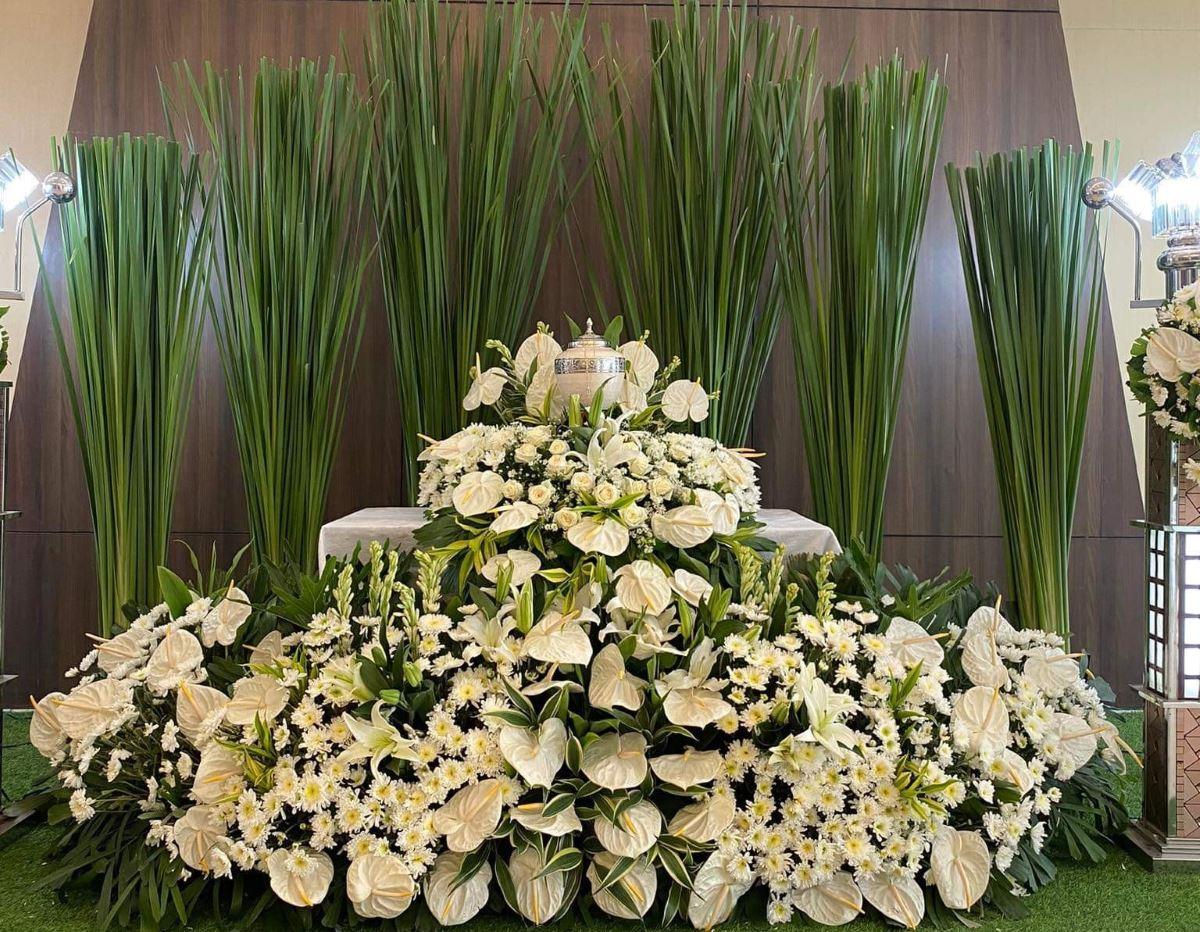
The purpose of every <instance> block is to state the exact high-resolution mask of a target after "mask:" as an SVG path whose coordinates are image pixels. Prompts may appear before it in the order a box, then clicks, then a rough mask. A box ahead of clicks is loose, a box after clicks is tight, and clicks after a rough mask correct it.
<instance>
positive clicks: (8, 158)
mask: <svg viewBox="0 0 1200 932" xmlns="http://www.w3.org/2000/svg"><path fill="white" fill-rule="evenodd" d="M38 187H39V185H38V180H37V178H35V177H34V175H33V173H32V172H31V171H30V170H29V169H28V168H26V167H25V166H24V165H22V164H21V163H20V162H18V161H17V157H16V156H15V155H13V152H12V150H11V149H9V150H8V152H6V153H4V154H3V155H0V231H2V230H3V229H4V215H5V214H7V213H9V212H10V211H13V210H16V209H17V208H18V207H20V206H21V205H22V204H24V203H25V202H26V201H27V200H28V198H29V195H31V194H33V193H34V192H35V191H36V190H37V189H38ZM40 187H41V191H42V196H41V198H40V199H39V200H37V201H35V202H34V203H33V204H32V205H30V206H29V207H27V208H26V209H25V210H24V211H23V212H22V213H21V215H20V216H19V217H17V225H16V227H15V228H14V230H13V237H14V240H15V243H16V249H15V252H16V258H15V260H14V263H13V265H14V267H13V287H12V290H11V291H0V300H13V301H22V300H24V298H25V292H24V291H23V290H22V289H21V251H22V244H23V240H24V237H23V234H24V232H25V221H26V220H28V219H29V218H30V217H31V216H32V215H33V214H34V212H35V211H37V210H38V209H39V208H40V207H41V206H42V205H43V204H49V203H52V202H53V203H55V204H65V203H66V202H67V201H69V200H71V199H72V198H73V197H75V181H74V179H72V178H71V176H70V175H68V174H66V173H65V172H51V173H50V174H48V175H47V176H46V177H45V178H43V179H42V182H41V185H40Z"/></svg>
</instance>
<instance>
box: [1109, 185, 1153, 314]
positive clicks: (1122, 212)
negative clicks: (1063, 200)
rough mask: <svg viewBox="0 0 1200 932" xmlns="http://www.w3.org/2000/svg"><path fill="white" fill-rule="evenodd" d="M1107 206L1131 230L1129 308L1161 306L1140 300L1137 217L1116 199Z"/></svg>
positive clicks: (1140, 232) (1139, 256)
mask: <svg viewBox="0 0 1200 932" xmlns="http://www.w3.org/2000/svg"><path fill="white" fill-rule="evenodd" d="M1108 206H1109V207H1111V208H1112V209H1113V210H1114V211H1116V214H1117V216H1119V217H1120V218H1121V219H1122V220H1124V221H1125V222H1126V223H1128V224H1129V225H1130V227H1132V228H1133V300H1132V301H1130V302H1129V306H1130V307H1131V308H1135V309H1137V308H1149V307H1158V306H1159V305H1160V304H1162V301H1161V300H1160V299H1155V298H1151V299H1149V300H1146V301H1143V300H1142V227H1141V224H1139V223H1138V221H1137V217H1135V216H1134V215H1133V214H1131V213H1130V212H1129V210H1128V209H1127V208H1126V207H1125V205H1124V204H1122V203H1121V201H1120V200H1119V199H1117V198H1115V197H1114V198H1112V199H1111V200H1110V201H1109V202H1108Z"/></svg>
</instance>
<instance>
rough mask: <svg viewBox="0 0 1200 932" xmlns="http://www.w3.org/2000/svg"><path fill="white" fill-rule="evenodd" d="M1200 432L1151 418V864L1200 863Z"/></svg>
mask: <svg viewBox="0 0 1200 932" xmlns="http://www.w3.org/2000/svg"><path fill="white" fill-rule="evenodd" d="M1189 460H1192V461H1197V462H1200V442H1197V441H1189V442H1187V443H1178V442H1176V441H1173V440H1171V439H1170V437H1169V436H1168V435H1167V433H1166V431H1164V430H1163V429H1161V428H1159V427H1157V426H1156V425H1155V424H1153V423H1151V422H1147V424H1146V520H1145V521H1139V522H1136V523H1137V524H1138V525H1140V526H1141V527H1143V528H1144V529H1145V532H1146V619H1145V623H1146V627H1145V657H1146V663H1145V669H1144V672H1143V682H1142V687H1141V689H1140V690H1139V692H1140V693H1141V696H1142V700H1143V702H1144V707H1145V714H1146V718H1145V725H1144V735H1145V749H1146V751H1145V753H1146V771H1145V774H1144V783H1143V791H1142V814H1141V818H1139V819H1138V820H1136V821H1135V822H1134V823H1133V825H1132V827H1131V828H1130V831H1129V833H1128V836H1127V837H1128V839H1129V841H1130V842H1132V843H1133V852H1134V854H1135V855H1136V856H1137V857H1138V859H1139V860H1140V861H1141V862H1142V863H1143V864H1144V865H1145V866H1146V867H1148V868H1151V869H1158V868H1162V867H1175V868H1179V867H1185V866H1186V867H1191V868H1193V869H1194V868H1198V867H1200V483H1197V482H1196V481H1194V480H1193V479H1192V478H1191V477H1190V476H1189V475H1188V473H1189V470H1188V469H1186V468H1185V467H1186V465H1187V463H1188V461H1189Z"/></svg>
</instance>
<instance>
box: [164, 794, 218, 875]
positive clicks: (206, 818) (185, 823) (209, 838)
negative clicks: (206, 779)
mask: <svg viewBox="0 0 1200 932" xmlns="http://www.w3.org/2000/svg"><path fill="white" fill-rule="evenodd" d="M173 828H174V830H175V844H176V845H177V846H178V848H179V859H180V860H181V861H183V863H184V864H186V865H187V866H188V867H190V868H192V870H198V871H203V872H204V873H206V874H211V873H212V872H213V869H214V867H217V866H218V865H216V864H214V863H213V859H212V858H211V855H212V852H213V849H214V848H216V846H217V842H219V841H220V840H221V838H222V836H224V834H225V823H224V822H222V821H221V820H220V819H218V818H217V815H216V810H215V809H214V808H213V807H212V806H192V808H191V809H189V810H188V811H187V812H185V813H184V814H183V815H182V816H181V817H180V818H179V819H178V820H177V821H176V822H175V825H174V826H173ZM218 860H220V859H218Z"/></svg>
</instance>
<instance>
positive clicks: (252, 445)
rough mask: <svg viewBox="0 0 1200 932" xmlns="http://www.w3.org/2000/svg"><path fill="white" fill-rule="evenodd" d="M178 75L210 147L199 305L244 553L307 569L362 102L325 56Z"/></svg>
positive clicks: (335, 374)
mask: <svg viewBox="0 0 1200 932" xmlns="http://www.w3.org/2000/svg"><path fill="white" fill-rule="evenodd" d="M179 77H180V79H181V80H180V84H181V85H183V86H185V87H187V88H188V89H190V92H191V97H192V99H193V100H194V102H195V104H196V106H197V108H198V110H199V112H200V118H201V121H202V123H203V127H204V131H205V133H206V135H207V137H208V140H209V142H210V143H211V146H212V152H213V156H214V158H215V161H216V178H215V180H214V185H213V187H214V190H213V196H214V199H215V201H216V205H217V206H216V219H217V226H218V228H219V230H220V233H221V235H220V237H219V239H218V242H219V249H218V252H219V261H218V263H217V267H218V269H219V270H220V271H219V274H218V275H217V280H218V288H217V298H216V300H215V301H214V303H213V314H212V317H213V324H214V328H215V330H216V334H217V343H218V346H219V347H220V351H221V362H222V364H223V367H224V371H225V384H226V388H227V390H228V393H229V401H230V406H231V408H232V410H233V421H234V428H235V431H236V435H237V443H238V450H239V452H240V454H241V462H242V477H243V480H244V482H245V488H246V504H247V507H248V510H249V516H250V533H251V540H252V544H253V549H254V556H255V561H256V562H263V561H264V560H269V561H271V562H273V563H281V562H284V561H285V560H287V559H294V560H296V561H297V562H299V563H300V564H301V565H302V566H304V567H305V568H307V569H312V568H313V567H314V566H315V564H316V547H317V532H318V531H319V530H320V526H321V521H322V519H323V517H324V512H325V499H326V496H327V494H328V490H329V480H330V473H331V470H332V466H333V458H334V454H335V452H336V451H337V444H338V438H339V435H340V433H341V426H342V420H343V416H344V414H345V408H346V400H347V394H348V391H347V388H348V386H347V382H348V380H349V376H350V373H351V371H352V370H353V367H354V362H355V359H356V358H357V355H358V347H359V342H360V340H361V337H362V324H363V318H362V315H361V314H360V312H359V304H360V300H359V298H360V292H361V285H362V277H363V271H364V270H365V268H366V266H367V262H368V261H369V258H370V251H369V249H368V245H367V244H368V243H369V238H368V237H367V236H366V235H365V232H366V231H365V226H366V221H367V216H366V214H367V186H368V173H367V167H368V165H369V162H370V142H371V136H370V116H369V111H368V108H367V105H366V104H365V103H364V101H363V100H362V99H361V98H360V97H359V96H358V94H357V93H356V91H355V87H354V80H353V78H352V77H351V76H349V75H347V74H342V73H340V72H338V71H336V69H335V63H334V62H333V61H332V60H330V61H329V63H328V65H327V66H322V65H320V64H318V63H317V62H313V61H306V60H301V61H300V62H299V63H298V64H296V65H295V66H293V67H289V68H283V67H280V66H279V65H276V64H274V63H273V62H270V61H267V60H265V59H264V60H263V61H262V62H261V63H260V64H259V68H258V72H257V75H256V76H255V79H254V85H253V91H252V92H251V90H250V88H248V87H247V86H246V82H245V80H244V78H243V76H242V75H241V73H240V72H239V73H238V74H237V75H236V76H231V75H228V74H221V73H218V72H217V71H216V70H214V68H213V67H212V65H211V64H208V65H206V66H205V69H204V73H203V75H201V76H200V77H199V78H197V77H196V76H194V75H193V74H192V72H191V70H190V69H188V68H184V69H182V70H181V72H180V74H179ZM181 96H182V95H181ZM176 103H177V104H179V105H180V109H182V103H183V102H182V101H177V102H176Z"/></svg>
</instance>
